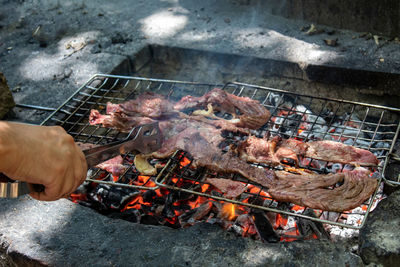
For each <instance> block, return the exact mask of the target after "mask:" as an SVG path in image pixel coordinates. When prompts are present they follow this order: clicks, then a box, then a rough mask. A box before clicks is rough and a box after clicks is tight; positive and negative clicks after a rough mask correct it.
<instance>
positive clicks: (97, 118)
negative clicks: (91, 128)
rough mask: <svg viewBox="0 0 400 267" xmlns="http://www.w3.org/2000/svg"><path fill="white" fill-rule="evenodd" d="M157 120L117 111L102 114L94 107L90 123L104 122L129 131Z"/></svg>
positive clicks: (106, 124)
mask: <svg viewBox="0 0 400 267" xmlns="http://www.w3.org/2000/svg"><path fill="white" fill-rule="evenodd" d="M152 122H155V121H154V120H153V119H151V118H148V117H141V116H126V115H124V114H120V113H117V112H112V113H111V114H108V115H102V114H100V112H99V111H98V110H95V109H92V110H91V111H90V116H89V124H90V125H97V124H102V125H103V127H106V128H115V129H117V130H118V131H120V132H129V131H130V130H131V129H132V128H133V127H136V126H139V125H143V124H148V123H152Z"/></svg>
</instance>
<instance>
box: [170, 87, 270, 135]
mask: <svg viewBox="0 0 400 267" xmlns="http://www.w3.org/2000/svg"><path fill="white" fill-rule="evenodd" d="M208 104H212V106H213V109H214V110H217V111H221V112H225V113H230V114H231V115H232V116H233V117H234V119H232V120H228V122H231V123H233V124H234V125H236V126H238V127H243V128H249V129H258V128H260V127H261V126H263V125H264V124H265V123H267V121H268V119H269V117H270V113H269V111H268V110H267V109H266V108H265V107H264V106H262V105H261V104H260V102H258V101H257V100H253V99H251V98H248V97H240V96H236V95H233V94H230V93H227V92H226V91H224V90H222V89H219V88H214V89H213V90H211V91H210V92H208V93H206V94H205V95H203V96H201V97H194V96H190V95H188V96H184V97H182V99H181V100H180V101H179V102H177V103H176V104H175V105H174V109H175V110H185V109H192V108H196V107H204V108H205V107H207V105H208ZM236 118H237V119H236Z"/></svg>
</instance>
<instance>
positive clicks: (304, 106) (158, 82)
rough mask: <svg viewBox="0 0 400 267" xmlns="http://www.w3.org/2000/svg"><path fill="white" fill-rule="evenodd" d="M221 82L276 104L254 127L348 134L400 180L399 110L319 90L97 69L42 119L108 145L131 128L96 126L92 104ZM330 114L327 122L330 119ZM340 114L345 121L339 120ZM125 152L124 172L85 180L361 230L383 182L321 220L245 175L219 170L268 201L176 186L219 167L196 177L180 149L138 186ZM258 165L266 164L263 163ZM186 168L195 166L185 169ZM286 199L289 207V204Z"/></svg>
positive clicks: (309, 134) (95, 172)
mask: <svg viewBox="0 0 400 267" xmlns="http://www.w3.org/2000/svg"><path fill="white" fill-rule="evenodd" d="M215 87H219V88H222V89H223V90H226V91H227V92H229V93H232V94H235V95H238V96H247V97H250V98H252V99H256V100H258V101H260V103H262V104H263V105H264V106H265V107H266V108H267V109H268V110H270V112H271V118H273V119H270V120H269V121H268V122H267V123H266V124H265V125H264V126H263V127H261V128H260V129H258V130H257V131H254V132H253V134H254V135H256V136H258V137H263V136H265V135H267V134H272V135H276V134H280V135H281V136H283V137H286V138H298V139H301V140H304V141H308V140H314V139H335V140H337V141H341V142H343V140H347V142H350V143H348V144H350V145H354V146H356V147H359V148H363V149H368V150H370V151H371V152H373V153H375V154H376V155H377V157H378V159H379V160H380V162H381V163H380V165H379V166H378V167H377V170H378V172H379V177H377V179H379V182H381V181H385V182H386V183H388V184H391V185H400V180H392V179H388V178H386V177H385V171H386V168H387V165H388V163H389V161H390V160H393V159H394V160H396V157H395V156H394V157H392V155H393V149H394V143H395V140H397V137H398V134H399V130H400V124H399V123H398V122H397V121H396V118H397V116H399V115H400V109H395V108H390V107H384V106H378V105H370V104H365V103H358V102H353V101H346V100H340V99H332V98H324V97H319V96H308V95H304V94H300V93H294V92H288V91H285V90H282V89H275V88H269V87H264V86H257V85H250V84H245V83H237V82H234V83H227V84H225V85H220V84H207V83H197V82H184V81H174V80H165V79H152V78H142V77H128V76H117V75H105V74H96V75H94V76H93V77H92V78H91V79H89V80H88V81H87V82H86V83H85V84H84V85H83V86H82V87H80V88H79V89H78V90H77V91H76V92H75V93H74V94H72V95H71V96H70V97H69V98H68V99H67V100H66V101H65V102H64V103H62V104H61V105H60V106H59V107H58V108H57V109H56V110H55V111H53V112H52V113H51V114H50V115H49V116H48V117H47V118H46V119H45V120H44V121H43V122H42V124H41V125H60V126H62V127H63V128H64V129H65V130H66V131H67V132H68V133H69V134H71V135H72V136H73V137H74V139H75V141H77V142H83V143H93V144H105V143H109V142H112V141H117V140H122V139H124V138H125V137H126V134H125V133H120V132H118V131H116V130H113V129H106V128H103V127H99V126H93V125H90V124H89V122H88V117H89V114H90V110H91V109H99V110H100V111H102V110H104V109H105V107H106V105H107V102H112V103H122V102H124V101H127V100H129V99H134V98H135V97H136V96H137V95H139V94H140V93H142V92H145V91H153V92H155V93H159V94H162V95H166V96H168V97H169V98H171V99H173V100H178V99H179V98H180V97H181V96H183V95H187V94H190V95H193V96H201V95H203V94H204V93H206V92H207V91H210V90H211V89H213V88H215ZM310 111H312V113H310ZM306 117H308V119H307V120H305V119H304V118H306ZM328 119H329V121H327V120H328ZM277 121H279V123H277ZM337 121H340V122H341V123H340V124H337V123H335V122H337ZM304 124H306V125H307V129H303V131H302V133H304V134H300V133H299V129H300V127H301V126H302V125H304ZM347 125H357V127H358V128H357V130H356V132H354V131H353V132H350V133H349V132H347V133H346V131H348V128H349V127H347ZM283 128H285V131H282V130H283ZM349 140H350V141H349ZM123 157H124V160H125V162H124V163H125V164H127V165H129V168H127V170H126V171H125V172H124V173H123V174H122V175H121V176H119V177H118V178H116V177H112V175H111V174H108V173H106V172H105V171H102V170H99V169H92V170H90V172H89V173H90V176H89V177H88V178H87V180H88V181H91V182H96V183H104V184H109V185H114V186H121V187H132V188H139V189H148V190H155V189H157V188H159V187H165V188H169V189H172V190H180V191H184V192H187V193H193V194H197V195H201V196H206V197H210V198H213V199H216V200H220V201H225V202H230V203H233V204H237V205H244V206H248V207H250V208H257V209H261V210H265V211H271V212H276V213H279V214H284V215H292V216H297V217H301V218H305V219H310V220H313V221H318V222H322V223H327V224H332V225H337V226H341V227H347V228H353V229H359V228H361V227H362V226H363V225H364V223H365V220H366V218H367V216H368V214H369V212H370V210H371V208H372V206H373V205H374V203H376V202H375V201H376V200H377V198H379V196H378V189H377V190H376V191H375V192H374V194H373V196H372V197H371V198H370V199H369V200H368V201H367V202H366V203H364V204H363V205H364V210H362V209H361V213H360V210H357V211H352V212H343V213H342V214H340V215H339V216H337V218H338V219H337V220H336V221H330V220H326V219H321V216H322V211H317V214H320V217H313V216H309V215H305V214H304V212H305V210H306V209H304V210H303V211H302V212H293V211H291V210H287V209H285V208H280V205H279V203H278V202H276V201H274V200H273V199H271V198H268V197H267V196H264V194H261V193H262V192H264V191H267V189H266V188H263V187H261V186H259V185H254V184H251V183H250V182H249V181H248V180H246V179H244V178H243V177H240V176H239V175H230V176H226V175H225V176H224V175H220V174H218V177H219V178H221V177H225V178H229V179H233V180H238V181H241V182H243V183H245V184H246V186H248V185H252V186H253V187H254V186H257V187H258V188H259V191H258V193H254V192H253V193H251V192H244V193H243V195H245V196H252V197H253V199H258V200H260V199H261V200H262V202H263V204H259V203H256V204H253V203H251V202H250V203H244V202H242V201H240V200H237V199H228V198H225V197H222V196H217V195H213V194H205V193H203V192H199V191H198V190H197V188H198V186H197V187H195V186H193V187H188V188H180V187H179V186H177V182H173V181H172V178H178V181H190V182H191V183H193V185H198V184H204V183H205V182H204V181H203V180H204V177H216V174H215V173H212V172H210V171H208V170H203V171H202V174H201V175H197V176H196V177H191V176H190V175H185V171H186V170H187V169H188V168H189V166H190V164H189V165H188V166H187V167H182V166H180V161H181V160H182V157H186V158H190V156H189V155H186V153H182V152H176V153H175V154H174V156H172V157H171V158H169V159H167V160H164V161H158V163H161V164H162V165H163V166H164V167H163V168H162V169H161V171H159V173H158V174H157V175H156V176H152V177H151V179H149V180H152V181H155V184H156V185H155V186H154V185H146V184H144V185H136V184H135V182H136V181H137V179H138V177H139V176H140V174H139V173H138V172H137V171H136V169H135V167H134V165H133V163H132V162H133V160H132V159H133V157H134V155H133V154H131V153H127V154H125V155H123ZM313 162H314V160H313V159H310V160H309V163H308V164H307V165H305V166H301V167H302V168H305V169H309V170H312V171H316V172H320V173H327V172H329V170H328V169H327V166H328V164H329V162H325V163H323V164H325V165H324V167H322V168H314V167H313V166H312V165H313ZM314 163H315V162H314ZM254 165H256V166H260V167H268V166H265V165H263V164H254ZM179 166H180V167H179ZM178 167H179V168H178ZM343 167H344V166H343ZM187 173H190V172H189V171H187ZM99 177H101V178H99ZM175 180H176V179H175ZM283 206H284V207H285V205H283ZM365 207H366V209H365ZM351 215H360V216H361V218H360V221H361V223H359V224H358V225H354V224H350V223H348V222H347V220H346V218H347V217H348V216H351Z"/></svg>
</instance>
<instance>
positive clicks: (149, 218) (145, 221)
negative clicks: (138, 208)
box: [140, 214, 161, 225]
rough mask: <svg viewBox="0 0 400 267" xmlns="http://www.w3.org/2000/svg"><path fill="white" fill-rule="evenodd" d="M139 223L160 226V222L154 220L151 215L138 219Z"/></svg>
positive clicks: (156, 219)
mask: <svg viewBox="0 0 400 267" xmlns="http://www.w3.org/2000/svg"><path fill="white" fill-rule="evenodd" d="M140 223H141V224H148V225H161V223H160V221H159V219H158V218H156V217H155V216H152V215H148V214H146V215H143V216H142V217H141V218H140Z"/></svg>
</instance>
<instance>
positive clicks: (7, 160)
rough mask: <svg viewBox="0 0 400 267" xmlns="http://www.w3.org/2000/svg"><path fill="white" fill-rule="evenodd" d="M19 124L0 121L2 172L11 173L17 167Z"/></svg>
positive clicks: (0, 168) (0, 166)
mask: <svg viewBox="0 0 400 267" xmlns="http://www.w3.org/2000/svg"><path fill="white" fill-rule="evenodd" d="M18 126H19V124H18V123H12V122H6V121H0V172H5V173H7V172H9V171H10V170H11V169H12V167H13V166H14V165H15V161H16V159H17V157H18V147H17V146H16V140H15V139H17V138H18V136H17V132H16V129H15V128H18Z"/></svg>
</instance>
